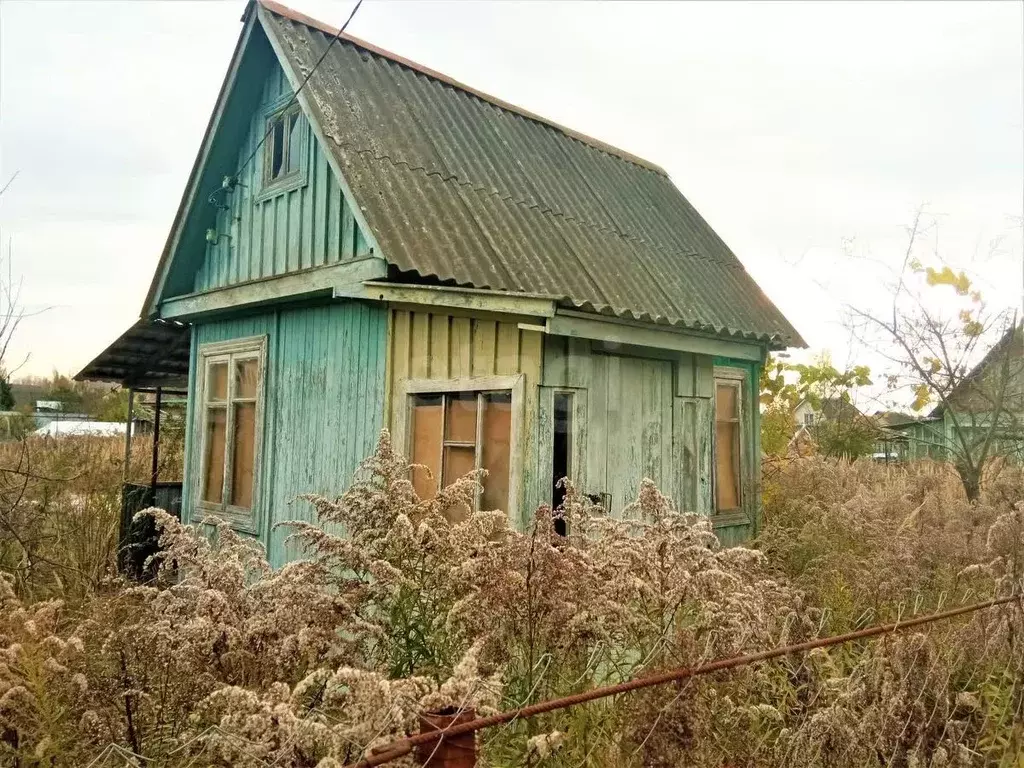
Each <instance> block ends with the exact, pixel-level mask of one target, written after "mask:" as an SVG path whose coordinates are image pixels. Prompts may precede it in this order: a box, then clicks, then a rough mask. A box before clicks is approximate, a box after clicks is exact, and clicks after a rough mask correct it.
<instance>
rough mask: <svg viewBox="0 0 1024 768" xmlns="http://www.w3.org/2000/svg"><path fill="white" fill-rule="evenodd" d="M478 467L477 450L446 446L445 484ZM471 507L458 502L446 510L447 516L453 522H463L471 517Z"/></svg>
mask: <svg viewBox="0 0 1024 768" xmlns="http://www.w3.org/2000/svg"><path fill="white" fill-rule="evenodd" d="M475 468H476V451H475V449H473V448H463V447H461V446H452V445H449V446H445V449H444V485H450V484H451V483H452V482H453V481H455V480H458V479H459V478H460V477H462V476H463V475H466V474H468V473H469V472H472V471H473V470H474V469H475ZM469 512H470V510H469V507H467V506H466V505H465V504H458V505H456V506H454V507H451V508H449V509H448V510H446V511H445V517H447V518H448V519H449V520H451V521H452V522H453V523H457V522H461V521H462V520H465V519H466V518H467V517H469Z"/></svg>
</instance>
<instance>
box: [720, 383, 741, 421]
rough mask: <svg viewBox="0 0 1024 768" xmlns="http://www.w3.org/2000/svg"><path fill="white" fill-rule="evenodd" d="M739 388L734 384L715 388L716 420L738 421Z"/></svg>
mask: <svg viewBox="0 0 1024 768" xmlns="http://www.w3.org/2000/svg"><path fill="white" fill-rule="evenodd" d="M738 392H739V387H737V386H734V385H732V384H719V385H718V386H717V387H715V418H717V419H738V418H739V408H738V406H739V398H738V397H737V394H738Z"/></svg>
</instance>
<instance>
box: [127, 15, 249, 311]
mask: <svg viewBox="0 0 1024 768" xmlns="http://www.w3.org/2000/svg"><path fill="white" fill-rule="evenodd" d="M255 5H256V1H255V0H249V2H248V4H247V5H246V7H245V11H244V12H243V13H242V19H241V20H242V22H243V27H242V31H241V33H240V34H239V36H238V42H237V43H235V50H234V53H232V55H231V63H230V64H229V66H228V71H227V74H226V75H225V76H224V81H223V82H222V83H221V86H220V92H219V93H218V94H217V101H216V103H215V106H214V109H213V112H212V113H211V115H210V120H209V122H208V123H207V124H206V131H205V132H204V133H203V139H202V142H201V144H200V147H199V153H198V154H197V155H196V159H195V162H194V163H193V165H192V171H191V173H190V174H189V177H188V182H187V183H186V184H185V191H184V193H183V194H182V197H181V202H180V203H179V204H178V210H177V212H176V213H175V215H174V220H173V221H172V223H171V230H170V232H169V233H168V235H167V241H166V242H165V243H164V248H163V251H162V252H161V254H160V260H159V262H157V267H156V271H155V273H154V275H153V280H152V282H151V283H150V286H149V290H148V291H147V292H146V300H145V302H144V304H143V306H142V315H141V316H142V317H143V318H147V317H153V316H155V315H156V314H157V313H158V310H159V301H160V296H161V293H162V291H163V287H164V283H165V282H166V280H167V276H168V273H169V271H170V266H171V261H172V259H173V255H174V252H175V250H176V249H177V246H178V241H179V238H180V236H181V232H182V228H183V227H184V224H185V220H186V218H187V216H188V214H189V211H190V210H191V209H192V205H193V203H194V202H195V199H196V195H197V192H198V188H199V180H200V179H201V178H202V176H203V170H204V169H205V167H206V161H207V159H208V157H209V154H210V149H211V147H212V144H213V138H214V136H215V135H216V132H217V127H218V126H219V125H220V121H221V118H222V117H223V114H224V110H225V107H226V106H227V101H228V97H229V95H230V93H231V88H232V86H233V85H234V82H235V77H236V75H237V74H238V68H239V65H240V63H241V61H242V56H243V54H244V53H245V48H246V45H247V44H248V42H249V38H250V36H251V34H252V29H253V26H254V25H255V24H256V23H257V14H256V13H254V9H255Z"/></svg>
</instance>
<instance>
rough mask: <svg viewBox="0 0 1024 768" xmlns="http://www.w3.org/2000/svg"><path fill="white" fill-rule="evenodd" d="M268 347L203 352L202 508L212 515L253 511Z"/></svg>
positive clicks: (234, 345) (250, 343) (243, 345)
mask: <svg viewBox="0 0 1024 768" xmlns="http://www.w3.org/2000/svg"><path fill="white" fill-rule="evenodd" d="M263 344H264V341H263V339H253V340H246V341H239V342H227V343H225V344H212V345H207V346H206V347H203V348H202V349H201V350H200V358H201V368H200V375H201V376H202V385H201V386H202V388H201V390H200V391H201V392H202V396H203V402H202V411H201V413H202V419H203V428H202V430H201V432H200V434H201V436H202V478H201V482H200V488H201V491H200V502H201V506H203V507H204V508H205V509H206V510H207V511H212V512H214V513H218V512H220V513H225V512H226V513H232V514H234V515H236V516H237V515H238V514H240V513H241V514H244V513H248V512H249V511H250V510H251V509H252V505H253V490H254V488H255V480H256V465H257V451H258V448H259V435H258V431H259V430H258V419H259V412H260V403H261V397H262V390H263ZM226 516H228V517H231V516H232V515H231V514H228V515H226Z"/></svg>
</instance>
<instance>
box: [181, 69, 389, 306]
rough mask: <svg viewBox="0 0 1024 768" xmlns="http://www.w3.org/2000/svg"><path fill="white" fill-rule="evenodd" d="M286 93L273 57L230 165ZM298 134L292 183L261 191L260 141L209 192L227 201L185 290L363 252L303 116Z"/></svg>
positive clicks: (253, 140)
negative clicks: (299, 175)
mask: <svg viewBox="0 0 1024 768" xmlns="http://www.w3.org/2000/svg"><path fill="white" fill-rule="evenodd" d="M290 93H291V92H290V90H289V87H288V84H287V81H286V79H285V78H284V73H283V72H282V71H281V68H280V67H279V66H276V65H275V66H274V67H273V69H272V71H271V73H270V75H268V77H267V80H266V82H265V84H264V88H263V94H262V97H261V99H260V104H259V106H258V107H257V108H256V109H255V110H254V111H253V114H252V115H251V117H250V119H249V125H248V132H247V134H246V135H245V137H244V139H243V140H242V141H241V142H240V143H239V147H238V161H237V162H238V167H241V165H242V163H244V162H246V160H247V159H248V158H249V156H250V154H251V153H252V151H253V149H254V148H255V147H256V146H257V145H258V144H259V142H260V140H261V139H262V138H263V136H264V134H265V133H266V126H267V119H268V117H269V116H270V115H271V114H272V110H273V109H275V108H277V107H279V106H283V104H284V102H285V101H286V100H287V97H288V96H289V94H290ZM303 141H304V142H305V147H304V151H303V161H304V171H303V172H304V174H305V177H304V181H303V182H302V183H301V184H300V185H299V186H297V187H294V188H291V189H287V191H282V192H280V193H278V194H276V195H271V196H268V195H264V194H263V191H262V190H263V170H264V153H265V152H266V151H267V147H268V143H267V142H265V143H264V144H263V146H262V147H261V148H260V150H259V151H258V152H257V153H256V155H255V156H254V157H253V158H252V160H251V161H249V163H248V165H247V166H246V167H245V168H244V170H243V171H242V173H241V178H240V179H239V181H240V182H241V184H240V185H239V186H237V187H235V188H234V189H233V190H231V191H230V192H217V193H216V195H215V196H216V199H217V200H218V201H219V202H223V203H224V204H225V205H227V209H226V210H219V211H218V213H217V219H216V221H217V224H216V231H217V234H218V239H217V242H216V243H207V244H206V254H205V257H204V260H203V263H202V264H201V266H200V267H199V268H198V269H197V270H196V274H195V277H194V280H193V290H195V291H197V292H199V291H208V290H212V289H214V288H221V287H224V286H226V285H233V284H237V283H241V282H246V281H248V280H255V279H258V278H263V277H274V276H277V275H283V274H287V273H289V272H295V271H297V270H303V269H310V268H313V267H318V266H324V265H327V264H335V263H337V262H340V261H344V260H349V259H353V258H359V257H362V256H366V255H367V254H368V253H369V245H368V244H367V242H366V239H365V237H363V233H361V232H360V231H359V227H358V225H357V223H356V220H355V216H354V214H353V212H352V210H351V208H350V207H349V205H348V203H347V202H346V201H345V199H344V195H343V194H342V191H341V187H340V185H339V183H338V181H337V179H335V178H334V171H333V170H332V169H331V167H330V165H329V164H328V162H327V157H326V155H325V154H324V152H323V150H322V149H321V147H320V146H319V144H318V142H317V140H316V137H315V136H314V135H313V130H312V128H311V127H310V126H309V125H308V123H307V124H306V126H305V132H304V135H303Z"/></svg>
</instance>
